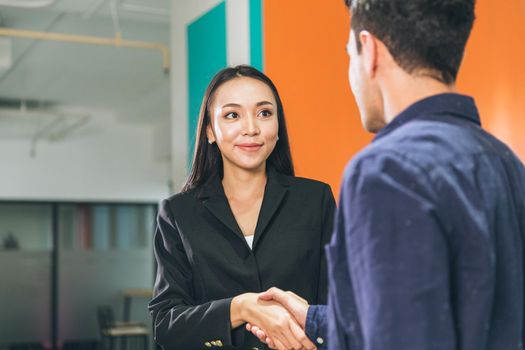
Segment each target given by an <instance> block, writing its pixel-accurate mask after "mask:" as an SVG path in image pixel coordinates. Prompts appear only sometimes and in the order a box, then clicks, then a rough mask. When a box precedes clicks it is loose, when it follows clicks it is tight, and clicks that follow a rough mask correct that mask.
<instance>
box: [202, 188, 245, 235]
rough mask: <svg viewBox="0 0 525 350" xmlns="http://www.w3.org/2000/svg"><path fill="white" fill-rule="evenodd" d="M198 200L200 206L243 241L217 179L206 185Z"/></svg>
mask: <svg viewBox="0 0 525 350" xmlns="http://www.w3.org/2000/svg"><path fill="white" fill-rule="evenodd" d="M199 198H200V199H201V200H202V204H203V205H204V206H205V207H206V208H207V209H208V210H209V211H210V213H212V214H213V216H215V217H216V218H217V219H218V220H219V221H221V222H222V223H223V224H224V225H225V226H226V227H228V228H229V229H230V231H232V232H233V233H235V234H236V235H238V236H240V237H241V238H242V239H243V240H244V236H243V234H242V231H241V229H240V227H239V225H238V224H237V221H236V220H235V217H234V216H233V212H232V210H231V208H230V204H229V203H228V199H226V195H225V194H224V189H223V188H222V185H221V183H220V179H219V178H215V179H213V180H211V181H210V182H209V183H208V184H206V185H205V186H204V188H203V189H202V191H201V192H200V194H199Z"/></svg>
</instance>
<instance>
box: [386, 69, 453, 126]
mask: <svg viewBox="0 0 525 350" xmlns="http://www.w3.org/2000/svg"><path fill="white" fill-rule="evenodd" d="M399 78H400V79H397V80H396V81H394V80H393V81H392V84H391V85H390V86H391V87H393V88H387V89H385V90H384V91H385V92H384V94H383V103H384V105H383V106H384V116H385V122H386V123H387V124H389V123H390V122H391V121H392V120H393V119H394V118H395V117H397V116H398V115H399V114H400V113H401V112H403V111H404V110H405V109H407V108H408V107H410V106H411V105H413V104H414V103H416V102H417V101H420V100H422V99H424V98H427V97H430V96H434V95H439V94H444V93H455V92H457V90H456V86H455V85H454V84H451V85H446V84H444V83H442V82H439V81H437V80H435V79H432V78H428V77H417V76H416V77H414V76H409V77H407V76H404V77H399Z"/></svg>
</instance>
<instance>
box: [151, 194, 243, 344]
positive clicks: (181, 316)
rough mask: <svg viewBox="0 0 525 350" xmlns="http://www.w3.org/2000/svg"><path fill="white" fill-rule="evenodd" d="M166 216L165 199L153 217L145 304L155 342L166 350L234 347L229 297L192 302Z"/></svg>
mask: <svg viewBox="0 0 525 350" xmlns="http://www.w3.org/2000/svg"><path fill="white" fill-rule="evenodd" d="M170 213H171V210H170V205H169V202H168V201H166V200H165V201H163V202H162V204H161V206H160V208H159V213H158V215H157V227H156V230H155V238H154V248H153V249H154V255H155V259H156V262H157V276H156V280H155V286H154V291H153V299H152V300H151V302H150V303H149V310H150V313H151V315H152V318H153V331H154V336H155V341H156V342H157V343H158V344H159V345H160V346H161V347H162V348H164V349H170V350H177V349H180V350H198V349H209V348H210V347H211V346H213V345H215V344H216V345H218V346H233V347H236V346H238V344H234V343H237V342H241V339H240V338H242V336H241V337H240V336H239V335H240V334H237V333H240V332H234V333H236V334H233V335H232V329H231V321H230V304H231V299H232V298H226V299H221V300H214V301H210V302H207V303H204V304H197V303H196V301H195V298H194V295H195V293H194V290H193V275H192V269H191V265H190V262H189V259H188V255H187V253H186V250H185V248H184V245H183V241H182V239H181V236H180V234H179V231H178V230H177V226H176V224H175V223H174V221H173V219H172V216H171V214H170ZM240 328H243V327H239V328H237V330H239V329H240ZM241 344H242V343H241ZM214 347H215V346H214Z"/></svg>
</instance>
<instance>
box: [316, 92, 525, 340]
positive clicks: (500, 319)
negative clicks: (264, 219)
mask: <svg viewBox="0 0 525 350" xmlns="http://www.w3.org/2000/svg"><path fill="white" fill-rule="evenodd" d="M524 117H525V116H524ZM524 132H525V130H524ZM524 240H525V169H524V166H523V163H522V162H520V160H519V159H518V158H517V157H516V156H515V155H514V154H513V152H512V151H511V150H510V149H509V148H508V147H507V146H506V145H504V144H503V143H502V142H500V141H499V140H497V139H496V138H495V137H493V136H492V135H490V134H488V133H487V132H486V131H484V130H483V129H482V128H481V127H480V120H479V115H478V112H477V108H476V106H475V103H474V101H473V99H471V98H470V97H466V96H461V95H457V94H442V95H436V96H432V97H429V98H426V99H423V100H421V101H419V102H417V103H415V104H413V105H412V106H410V107H409V108H407V109H406V110H405V111H403V112H402V113H401V114H399V115H398V116H397V117H396V118H395V119H394V120H393V121H392V122H391V123H390V124H388V125H387V126H386V127H384V128H383V129H382V130H381V131H380V132H379V133H378V134H377V136H376V138H375V139H374V141H373V142H372V143H371V145H369V146H368V147H367V148H366V149H365V150H363V151H362V152H361V153H360V154H359V155H357V156H356V157H355V158H354V159H353V160H352V161H351V162H350V164H349V165H348V166H347V168H346V170H345V175H344V181H343V184H342V188H341V197H340V201H339V208H338V212H337V215H336V221H335V232H334V235H333V237H332V241H331V242H330V244H329V245H327V247H326V251H327V259H328V269H329V270H328V274H329V298H328V306H311V307H310V309H309V311H308V317H307V325H306V328H307V329H306V331H307V334H308V336H309V337H310V338H311V339H312V340H314V341H317V345H318V348H319V349H323V348H329V349H334V350H344V349H352V350H389V349H393V350H427V349H428V350H429V349H433V350H438V349H439V350H441V349H442V350H454V349H461V350H481V349H483V350H513V349H522V348H523V345H524V341H523V337H524V308H525V304H524V281H525V280H524V271H525V270H524V264H525V261H524Z"/></svg>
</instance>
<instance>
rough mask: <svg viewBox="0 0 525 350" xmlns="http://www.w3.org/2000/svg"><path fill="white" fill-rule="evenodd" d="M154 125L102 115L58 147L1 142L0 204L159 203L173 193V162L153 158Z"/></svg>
mask: <svg viewBox="0 0 525 350" xmlns="http://www.w3.org/2000/svg"><path fill="white" fill-rule="evenodd" d="M155 135H158V133H156V132H154V126H151V125H145V124H125V123H118V122H116V121H115V118H114V117H113V116H112V115H108V114H104V113H102V112H98V113H97V114H96V115H92V118H91V120H90V121H89V122H88V124H87V125H85V126H83V127H82V128H81V129H78V130H75V131H73V132H72V133H71V134H70V135H68V136H67V137H66V138H65V139H63V140H60V141H55V142H50V141H47V140H42V141H40V142H39V143H38V144H37V148H36V156H35V157H31V154H30V148H31V147H30V140H29V139H27V138H24V139H8V138H1V139H0V164H1V167H0V200H5V199H16V200H83V201H85V200H92V201H117V202H120V201H137V202H144V201H153V202H155V201H158V200H159V199H162V198H164V197H166V196H167V195H168V194H169V191H168V180H169V162H168V161H166V160H165V159H164V158H161V157H158V156H157V155H156V154H155V151H154V148H155V142H154V136H155Z"/></svg>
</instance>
